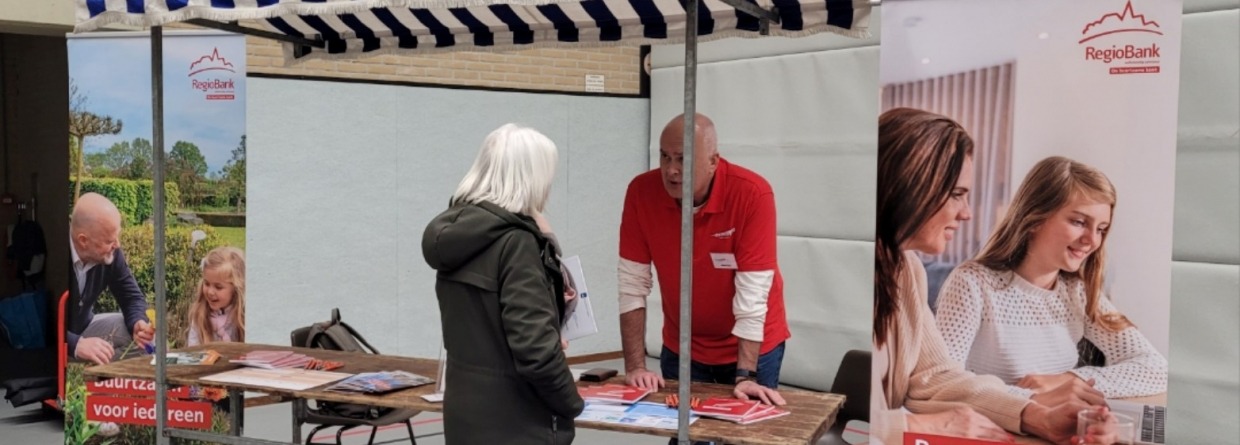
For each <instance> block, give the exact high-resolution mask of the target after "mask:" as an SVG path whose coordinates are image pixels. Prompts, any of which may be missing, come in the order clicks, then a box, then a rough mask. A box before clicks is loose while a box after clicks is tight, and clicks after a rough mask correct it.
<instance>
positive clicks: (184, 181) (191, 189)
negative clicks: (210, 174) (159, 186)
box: [168, 141, 207, 204]
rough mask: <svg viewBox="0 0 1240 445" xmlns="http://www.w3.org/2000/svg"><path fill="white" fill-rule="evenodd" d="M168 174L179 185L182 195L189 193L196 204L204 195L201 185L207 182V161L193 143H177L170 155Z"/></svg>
mask: <svg viewBox="0 0 1240 445" xmlns="http://www.w3.org/2000/svg"><path fill="white" fill-rule="evenodd" d="M168 174H169V176H170V177H171V178H172V179H173V181H175V182H176V183H177V187H178V188H180V189H181V193H182V194H183V196H184V194H186V193H188V194H189V196H190V197H191V198H190V199H191V200H192V202H194V203H195V204H196V203H197V202H198V201H199V199H200V195H202V190H201V188H202V187H201V184H202V183H203V181H206V175H207V159H206V158H205V157H203V156H202V151H201V150H199V149H198V146H197V145H194V144H193V143H191V142H185V141H177V142H176V143H175V144H173V145H172V151H171V152H170V153H168Z"/></svg>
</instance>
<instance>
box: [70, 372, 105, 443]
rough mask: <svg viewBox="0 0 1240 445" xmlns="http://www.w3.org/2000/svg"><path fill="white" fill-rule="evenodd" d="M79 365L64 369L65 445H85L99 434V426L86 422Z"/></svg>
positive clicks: (82, 382) (83, 386) (83, 388)
mask: <svg viewBox="0 0 1240 445" xmlns="http://www.w3.org/2000/svg"><path fill="white" fill-rule="evenodd" d="M83 367H84V365H82V364H81V363H70V364H69V365H68V366H67V367H66V368H65V400H64V407H63V408H64V411H65V445H85V444H86V441H88V440H90V439H91V438H92V437H94V436H95V433H98V432H99V425H98V424H92V423H91V422H87V421H86V396H87V393H86V383H85V382H84V381H83V380H82V369H83Z"/></svg>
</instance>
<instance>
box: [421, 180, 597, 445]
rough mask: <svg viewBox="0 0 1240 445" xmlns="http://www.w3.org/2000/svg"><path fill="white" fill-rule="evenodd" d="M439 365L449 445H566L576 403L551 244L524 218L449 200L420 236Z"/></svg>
mask: <svg viewBox="0 0 1240 445" xmlns="http://www.w3.org/2000/svg"><path fill="white" fill-rule="evenodd" d="M422 255H423V257H424V258H425V259H426V262H427V264H429V265H430V266H431V268H433V269H435V270H436V271H438V274H437V276H436V280H435V293H436V295H437V296H438V297H439V314H440V320H441V322H442V324H443V340H444V347H445V348H446V349H447V351H448V368H447V371H446V374H447V375H446V376H445V379H446V380H447V381H446V382H445V384H446V388H445V389H444V435H445V436H446V439H447V443H448V444H449V445H456V444H461V445H475V444H512V445H520V444H557V445H558V444H569V443H572V441H573V436H574V434H575V431H574V428H573V418H575V417H577V415H578V414H580V413H581V410H582V408H583V406H584V403H583V402H582V400H581V396H580V395H578V393H577V387H576V385H575V384H574V383H573V377H572V374H571V373H570V372H569V370H568V363H567V361H566V360H565V357H564V352H563V350H562V349H561V347H560V332H559V331H560V326H561V325H562V320H563V317H564V298H563V295H564V283H563V276H562V275H561V273H560V262H559V258H558V248H557V247H556V244H555V242H554V241H553V240H552V239H551V238H548V237H546V236H544V234H542V233H541V232H540V231H539V230H538V226H537V225H536V224H535V223H534V221H533V219H531V218H529V217H526V216H524V215H517V214H513V213H512V212H509V211H507V210H504V209H502V208H500V207H499V206H496V205H494V204H491V203H487V202H483V203H480V204H458V205H455V206H452V207H451V208H449V209H448V210H446V211H444V212H443V213H441V214H440V215H439V216H437V217H435V219H434V220H432V221H431V223H430V224H429V225H427V227H426V231H425V232H423V234H422Z"/></svg>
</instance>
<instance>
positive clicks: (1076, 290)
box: [937, 157, 1167, 400]
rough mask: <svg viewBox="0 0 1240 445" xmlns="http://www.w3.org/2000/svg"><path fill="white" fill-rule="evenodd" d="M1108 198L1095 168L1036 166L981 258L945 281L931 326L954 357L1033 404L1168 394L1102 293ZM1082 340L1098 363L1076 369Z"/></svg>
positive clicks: (1139, 339)
mask: <svg viewBox="0 0 1240 445" xmlns="http://www.w3.org/2000/svg"><path fill="white" fill-rule="evenodd" d="M1115 198H1116V194H1115V188H1114V186H1112V185H1111V182H1110V181H1109V180H1108V179H1107V177H1106V176H1105V175H1103V174H1102V172H1100V171H1098V170H1097V169H1094V168H1093V167H1090V166H1088V165H1085V164H1082V163H1080V162H1076V161H1073V160H1071V159H1068V158H1063V157H1050V158H1047V159H1044V160H1042V161H1041V162H1039V163H1038V164H1037V165H1035V166H1034V167H1033V170H1031V171H1030V172H1029V175H1028V176H1027V177H1026V178H1025V181H1024V183H1023V184H1021V186H1020V189H1019V190H1018V191H1017V192H1016V198H1015V199H1014V200H1013V202H1012V205H1011V207H1009V209H1008V212H1007V216H1005V217H1004V219H1003V221H1002V222H1001V223H1000V224H999V227H998V228H997V229H995V232H994V234H992V235H991V238H990V240H989V242H987V244H986V247H985V248H984V249H983V250H982V253H981V254H980V255H978V257H977V258H975V259H974V260H973V261H969V262H967V263H965V264H963V265H961V266H960V267H958V268H956V270H955V271H953V272H952V273H951V275H950V276H949V277H948V278H947V281H946V282H944V284H943V290H942V291H941V292H942V293H941V295H940V296H939V299H938V311H937V322H938V327H939V330H940V331H941V332H942V334H943V338H944V339H945V340H946V342H947V347H948V350H949V351H950V353H951V357H952V359H954V360H956V361H960V362H963V363H965V367H966V368H967V369H969V370H970V371H973V372H976V373H978V374H991V375H995V376H998V377H999V378H1000V379H1003V381H1004V382H1005V383H1007V384H1008V385H1010V387H1009V390H1010V392H1012V393H1013V394H1018V395H1021V396H1023V397H1032V398H1033V399H1034V400H1038V399H1040V398H1046V397H1051V396H1052V395H1051V394H1052V392H1053V391H1052V390H1053V389H1054V388H1056V387H1059V386H1062V385H1064V384H1072V383H1079V382H1090V381H1092V382H1093V386H1094V388H1095V389H1097V390H1098V391H1099V392H1101V394H1102V395H1105V396H1106V397H1108V398H1119V397H1133V396H1144V395H1151V394H1158V393H1162V392H1165V391H1166V390H1167V360H1166V359H1165V358H1163V356H1162V355H1161V354H1159V353H1158V351H1157V350H1155V349H1154V346H1153V345H1151V344H1150V342H1149V340H1147V339H1146V338H1145V336H1144V335H1142V334H1141V332H1140V331H1138V330H1137V328H1136V327H1135V326H1133V324H1132V323H1131V322H1130V321H1128V319H1127V318H1126V317H1124V316H1123V315H1121V314H1120V313H1119V312H1118V311H1116V309H1115V306H1114V305H1112V304H1111V301H1110V300H1109V299H1108V298H1106V296H1105V295H1103V272H1104V270H1105V269H1106V251H1105V247H1104V246H1105V242H1106V236H1107V231H1108V230H1110V227H1111V217H1112V215H1113V213H1114V208H1115V202H1116V199H1115ZM1082 338H1085V339H1088V340H1089V341H1090V342H1091V343H1093V344H1094V345H1095V346H1096V347H1097V348H1098V349H1099V350H1100V351H1101V352H1102V353H1103V355H1104V356H1105V357H1106V365H1105V366H1083V367H1079V368H1078V367H1077V362H1078V355H1079V354H1078V352H1077V343H1078V342H1079V341H1080V340H1081V339H1082Z"/></svg>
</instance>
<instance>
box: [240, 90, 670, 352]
mask: <svg viewBox="0 0 1240 445" xmlns="http://www.w3.org/2000/svg"><path fill="white" fill-rule="evenodd" d="M248 101H249V109H248V115H249V116H250V117H249V120H248V125H249V141H248V142H249V147H250V150H249V162H250V166H249V169H250V172H249V173H250V176H249V189H248V191H247V192H248V197H249V218H248V228H247V232H248V233H247V246H248V256H249V258H248V260H249V261H248V266H249V268H250V270H249V274H248V275H249V281H250V282H249V283H248V286H249V292H248V300H249V301H248V304H249V308H248V314H247V322H248V323H247V324H248V326H249V329H250V332H251V334H250V338H249V339H250V340H251V341H254V342H262V343H275V344H286V343H287V342H288V333H289V331H291V330H292V329H294V328H297V327H300V326H304V325H307V324H309V323H312V322H316V321H322V320H325V319H327V317H328V316H329V315H330V311H331V309H332V308H334V307H339V308H340V309H341V312H342V315H343V317H344V320H345V321H346V322H349V323H350V324H352V325H353V326H354V327H356V328H358V330H359V331H361V333H362V334H363V335H365V336H366V337H367V339H368V340H370V341H371V342H372V343H374V344H375V346H376V347H378V348H379V349H380V350H381V351H383V352H385V353H391V354H397V355H409V356H419V357H437V356H438V351H439V345H440V337H441V331H440V320H439V309H438V303H437V301H436V297H435V289H434V278H435V276H434V272H433V271H432V270H431V269H430V268H429V267H428V266H427V265H426V263H425V262H424V260H423V259H422V250H421V239H422V230H423V229H424V228H425V227H426V224H427V223H428V222H429V221H430V219H431V218H432V217H434V216H435V215H436V214H438V213H439V212H441V211H442V210H443V209H444V208H446V206H447V203H448V198H449V197H450V196H451V194H452V192H453V191H454V190H455V189H456V185H457V183H458V182H459V181H460V179H461V177H462V176H463V175H464V174H465V171H466V170H467V169H468V168H469V166H470V164H471V163H472V162H473V159H474V157H475V156H476V155H477V153H478V148H479V147H480V146H481V144H482V140H483V138H484V137H485V136H486V135H487V133H489V132H490V131H492V130H494V129H495V128H497V127H499V126H500V125H501V124H504V123H507V122H516V123H519V124H523V125H527V126H530V127H532V128H535V129H538V130H539V131H541V132H543V133H544V134H546V135H547V136H548V137H550V138H551V139H552V140H553V141H555V142H556V144H557V146H558V147H559V149H560V164H559V168H558V170H557V174H556V182H555V185H554V187H553V191H552V196H551V201H550V203H549V209H548V212H547V214H548V216H549V218H550V220H551V224H552V226H554V227H555V229H556V231H557V232H558V234H559V236H560V238H561V240H562V241H563V244H564V249H565V251H566V252H567V253H568V254H569V255H574V254H579V255H581V256H582V259H583V263H584V266H585V273H586V274H587V277H588V283H589V286H590V290H591V294H592V296H595V297H596V298H595V299H594V303H593V305H594V309H595V313H596V317H597V320H598V323H599V328H600V331H601V332H600V333H599V334H597V335H593V336H590V337H587V338H583V339H580V340H578V341H576V342H574V344H573V345H572V346H571V348H570V350H569V351H570V354H589V353H598V352H607V351H617V350H620V336H619V327H618V324H619V321H618V320H619V319H618V315H617V314H616V303H615V297H614V296H615V292H616V290H615V289H616V287H615V280H616V278H615V264H616V260H617V250H616V246H617V235H616V232H617V230H616V227H618V226H619V221H620V209H621V206H620V204H621V202H622V197H623V194H624V190H625V186H626V185H627V183H628V180H629V179H630V178H632V177H633V176H634V175H636V174H637V173H639V172H641V171H643V170H645V168H646V165H647V162H648V159H647V153H646V145H647V138H648V136H647V134H646V128H647V122H648V121H649V117H648V114H647V113H648V101H647V100H645V99H626V98H600V97H580V96H566V95H552V94H527V93H499V92H489V91H470V90H458V89H435V88H415V87H407V86H391V85H374V84H352V83H341V82H314V81H295V80H280V79H263V78H251V79H250V93H249V96H248ZM598 116H606V118H605V119H599V118H597V117H598ZM608 296H610V298H608Z"/></svg>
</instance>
